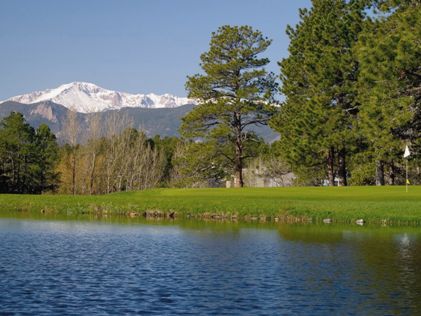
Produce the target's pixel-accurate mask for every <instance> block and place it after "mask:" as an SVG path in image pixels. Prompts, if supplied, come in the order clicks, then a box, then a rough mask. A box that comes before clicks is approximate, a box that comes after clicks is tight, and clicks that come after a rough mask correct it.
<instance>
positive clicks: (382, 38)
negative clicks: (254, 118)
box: [271, 0, 421, 185]
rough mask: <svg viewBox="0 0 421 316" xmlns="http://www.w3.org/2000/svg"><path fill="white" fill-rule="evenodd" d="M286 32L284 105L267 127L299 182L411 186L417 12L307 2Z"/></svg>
mask: <svg viewBox="0 0 421 316" xmlns="http://www.w3.org/2000/svg"><path fill="white" fill-rule="evenodd" d="M300 19H301V21H300V23H299V24H298V25H296V26H295V27H288V29H287V34H288V36H289V37H290V46H289V51H290V54H289V56H288V57H287V58H285V59H283V60H282V61H281V62H280V63H279V65H280V70H281V80H282V88H281V91H282V93H283V94H284V95H285V97H286V100H285V102H284V103H283V105H282V107H281V108H280V112H279V114H277V115H276V117H275V118H274V119H273V121H272V122H271V124H272V125H271V126H272V127H273V128H274V129H276V130H277V131H278V132H279V133H280V134H281V140H280V141H279V146H280V147H281V150H280V152H281V153H282V155H283V157H284V158H285V159H286V160H287V161H288V162H289V163H290V165H291V166H292V168H293V170H294V172H295V173H296V174H297V175H298V176H299V179H300V180H301V182H302V183H305V184H320V183H321V182H322V181H323V180H325V179H327V180H328V182H329V184H330V185H334V184H335V183H336V182H335V180H337V181H338V182H339V185H347V184H359V185H362V184H378V185H384V184H403V183H404V181H405V162H404V161H403V157H402V156H403V151H404V148H405V146H406V145H408V146H409V147H410V149H411V152H412V154H411V156H410V157H409V163H410V167H411V168H410V170H411V180H412V182H414V181H415V182H417V181H420V170H419V161H420V160H419V159H420V156H419V154H420V146H421V137H420V136H421V104H420V100H421V4H420V2H419V1H413V0H402V1H393V0H390V1H389V0H385V1H357V0H355V1H339V0H314V1H313V6H312V8H311V9H309V10H301V11H300Z"/></svg>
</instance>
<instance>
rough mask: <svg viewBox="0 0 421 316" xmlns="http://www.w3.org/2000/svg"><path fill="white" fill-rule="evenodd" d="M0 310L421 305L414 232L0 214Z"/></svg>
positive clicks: (350, 309) (369, 310)
mask: <svg viewBox="0 0 421 316" xmlns="http://www.w3.org/2000/svg"><path fill="white" fill-rule="evenodd" d="M0 240H1V245H0V314H9V313H10V314H13V313H18V314H31V315H33V314H61V315H66V314H73V315H80V314H84V315H95V314H113V315H120V314H149V315H165V314H171V315H177V314H178V315H198V314H202V315H203V314H213V315H238V314H247V315H279V314H307V315H308V314H311V315H318V314H320V315H326V314H327V313H333V314H345V313H348V314H369V315H384V314H419V313H421V301H420V300H419V294H420V293H421V285H420V284H421V271H420V268H419V267H420V266H421V229H417V228H382V227H378V228H369V227H368V228H367V227H354V226H334V225H331V226H329V225H325V226H316V225H301V226H300V225H298V226H294V225H269V224H266V225H258V224H256V225H251V224H249V225H247V224H235V223H231V224H215V223H205V222H190V223H189V222H185V223H184V222H180V223H178V222H174V223H152V224H150V223H142V222H139V223H128V224H127V223H126V224H121V223H114V222H98V221H77V220H30V219H22V218H21V219H13V218H3V219H0Z"/></svg>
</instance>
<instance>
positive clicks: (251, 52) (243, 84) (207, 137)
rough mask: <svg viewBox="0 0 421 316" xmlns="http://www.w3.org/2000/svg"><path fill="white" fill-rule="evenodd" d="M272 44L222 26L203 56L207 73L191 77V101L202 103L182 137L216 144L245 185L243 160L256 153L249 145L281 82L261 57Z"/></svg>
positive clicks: (185, 124)
mask: <svg viewBox="0 0 421 316" xmlns="http://www.w3.org/2000/svg"><path fill="white" fill-rule="evenodd" d="M270 43H271V41H270V40H269V39H267V38H266V37H264V36H263V35H262V33H261V32H259V31H256V30H253V29H252V28H251V27H249V26H222V27H220V28H219V29H218V31H217V32H214V33H212V38H211V41H210V48H209V51H208V52H206V53H204V54H202V55H201V61H202V63H201V67H202V69H203V71H204V74H196V75H194V76H191V77H188V80H187V83H186V89H187V90H188V92H189V97H191V98H196V99H198V100H199V105H198V106H196V107H195V108H194V109H193V110H192V111H191V112H190V113H188V114H187V115H186V116H185V117H184V118H183V120H182V125H181V128H180V130H181V132H182V134H183V136H185V137H189V138H193V137H201V138H203V139H204V141H205V142H208V141H209V142H214V143H217V144H218V146H219V147H218V148H226V149H224V150H223V153H221V154H222V155H223V156H224V157H225V158H226V160H227V163H228V165H230V166H231V167H230V169H231V170H232V172H235V173H236V174H237V175H238V177H239V184H240V185H241V186H242V185H243V182H242V169H243V167H244V161H245V160H246V159H248V158H249V157H250V155H251V151H250V150H249V148H248V147H249V146H248V145H249V144H250V143H252V142H253V140H255V139H256V137H255V135H254V134H253V133H251V132H250V130H249V129H250V127H251V126H253V125H266V124H267V122H268V120H269V119H270V117H271V116H272V115H273V114H274V112H275V110H276V108H275V107H274V106H273V103H274V93H275V92H276V87H277V84H276V82H275V77H274V75H273V74H272V73H268V72H267V71H266V70H265V69H264V66H265V65H267V64H268V63H269V60H268V59H267V58H259V57H258V55H259V54H261V53H262V52H264V51H265V50H266V49H267V48H268V46H269V45H270ZM228 147H229V148H228Z"/></svg>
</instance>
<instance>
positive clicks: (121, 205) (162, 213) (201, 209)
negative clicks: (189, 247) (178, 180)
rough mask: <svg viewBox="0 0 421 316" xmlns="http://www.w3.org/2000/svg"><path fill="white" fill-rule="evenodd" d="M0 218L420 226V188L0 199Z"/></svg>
mask: <svg viewBox="0 0 421 316" xmlns="http://www.w3.org/2000/svg"><path fill="white" fill-rule="evenodd" d="M0 212H22V213H25V212H26V213H31V214H36V213H42V214H60V215H65V214H68V215H77V214H96V215H107V216H112V215H119V216H121V215H126V216H130V217H135V216H146V217H169V218H176V217H177V218H190V217H192V218H205V219H214V220H246V221H249V220H259V221H282V222H323V220H325V221H327V219H329V221H332V222H338V223H354V222H355V221H356V220H358V219H363V220H364V222H365V223H373V224H386V223H390V224H404V225H405V224H410V225H418V224H421V186H411V187H410V188H409V190H408V192H406V190H405V187H404V186H384V187H373V186H364V187H362V186H360V187H288V188H242V189H224V188H218V189H210V188H206V189H151V190H144V191H134V192H123V193H113V194H108V195H97V196H86V195H85V196H82V195H75V196H73V195H19V194H16V195H15V194H6V195H1V196H0Z"/></svg>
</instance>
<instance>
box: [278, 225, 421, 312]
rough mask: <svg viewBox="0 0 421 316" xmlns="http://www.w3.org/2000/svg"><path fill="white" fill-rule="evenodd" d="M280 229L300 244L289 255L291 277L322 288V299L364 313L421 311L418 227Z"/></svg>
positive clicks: (314, 288) (309, 286)
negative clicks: (414, 228) (416, 228)
mask: <svg viewBox="0 0 421 316" xmlns="http://www.w3.org/2000/svg"><path fill="white" fill-rule="evenodd" d="M409 231H411V229H409ZM279 234H280V235H281V237H282V239H284V240H288V241H291V242H296V243H299V244H300V247H298V246H297V244H295V249H294V250H293V251H290V253H289V254H288V255H289V256H290V260H289V263H290V264H291V265H292V266H293V267H295V270H294V272H293V274H292V277H294V278H297V279H302V280H303V281H304V282H305V283H306V286H307V289H308V290H310V291H311V292H318V293H319V294H318V295H319V296H320V297H321V298H322V302H321V303H324V304H332V307H333V309H334V310H344V309H346V310H348V311H349V310H354V311H356V312H358V313H363V314H367V313H368V314H388V313H392V314H399V313H411V314H414V313H417V314H419V313H421V302H420V301H419V297H418V294H419V293H421V272H418V271H417V267H419V266H420V264H421V242H420V239H419V232H417V231H415V230H413V231H412V233H402V230H401V229H385V228H383V229H380V228H377V229H369V228H359V227H358V228H357V227H349V226H348V227H335V226H286V227H283V226H282V227H280V229H279ZM335 306H336V307H335Z"/></svg>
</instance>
